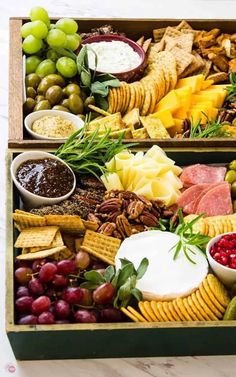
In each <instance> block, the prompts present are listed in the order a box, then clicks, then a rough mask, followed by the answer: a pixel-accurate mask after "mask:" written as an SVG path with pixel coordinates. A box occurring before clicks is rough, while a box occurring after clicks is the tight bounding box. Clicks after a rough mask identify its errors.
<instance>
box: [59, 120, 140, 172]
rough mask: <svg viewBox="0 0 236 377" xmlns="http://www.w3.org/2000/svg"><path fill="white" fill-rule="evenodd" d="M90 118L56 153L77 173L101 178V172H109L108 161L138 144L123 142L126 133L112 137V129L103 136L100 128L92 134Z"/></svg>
mask: <svg viewBox="0 0 236 377" xmlns="http://www.w3.org/2000/svg"><path fill="white" fill-rule="evenodd" d="M89 119H90V117H89V116H88V117H86V119H85V124H84V127H83V128H81V129H80V130H78V131H76V132H75V133H73V134H72V135H71V136H70V137H69V138H68V139H67V141H66V142H65V143H64V144H62V145H61V146H60V147H59V148H58V149H57V151H56V152H55V154H56V156H58V157H60V158H61V159H62V160H64V161H65V162H66V163H67V164H68V165H69V166H70V167H71V169H72V170H73V171H74V172H75V173H79V174H92V175H94V176H95V177H97V178H99V175H100V174H104V173H106V172H107V170H106V168H105V163H106V162H107V161H110V160H111V159H112V158H113V157H114V156H115V155H116V154H117V153H119V152H121V151H123V150H124V149H127V148H129V147H131V146H134V145H137V144H136V143H130V144H122V140H123V138H124V134H121V135H120V136H119V138H118V139H116V140H112V139H110V132H111V130H110V129H108V130H107V131H106V132H105V134H104V135H102V136H101V135H99V129H98V128H97V129H96V130H95V131H94V132H92V133H91V134H87V132H86V131H87V128H88V125H89Z"/></svg>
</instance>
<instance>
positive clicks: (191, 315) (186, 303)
mask: <svg viewBox="0 0 236 377" xmlns="http://www.w3.org/2000/svg"><path fill="white" fill-rule="evenodd" d="M183 304H184V306H185V309H186V310H187V312H188V314H189V315H190V317H191V318H192V321H198V317H197V316H196V314H195V313H194V312H193V310H192V308H191V306H190V305H189V303H188V300H187V298H186V297H185V298H183Z"/></svg>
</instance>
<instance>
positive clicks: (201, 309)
mask: <svg viewBox="0 0 236 377" xmlns="http://www.w3.org/2000/svg"><path fill="white" fill-rule="evenodd" d="M191 298H192V301H193V303H194V306H195V307H196V309H197V310H198V312H199V313H200V314H201V315H202V317H203V318H204V320H206V321H210V320H211V318H210V317H209V315H208V314H207V313H206V312H205V311H204V310H203V308H202V306H201V305H200V303H199V302H198V299H197V297H196V294H195V292H194V293H192V294H191Z"/></svg>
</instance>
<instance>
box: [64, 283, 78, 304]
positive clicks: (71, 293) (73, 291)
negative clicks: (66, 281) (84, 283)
mask: <svg viewBox="0 0 236 377" xmlns="http://www.w3.org/2000/svg"><path fill="white" fill-rule="evenodd" d="M82 298H83V291H82V289H81V288H80V287H68V288H66V289H65V290H64V292H63V299H64V300H65V301H67V302H68V303H69V304H79V302H80V300H81V299H82Z"/></svg>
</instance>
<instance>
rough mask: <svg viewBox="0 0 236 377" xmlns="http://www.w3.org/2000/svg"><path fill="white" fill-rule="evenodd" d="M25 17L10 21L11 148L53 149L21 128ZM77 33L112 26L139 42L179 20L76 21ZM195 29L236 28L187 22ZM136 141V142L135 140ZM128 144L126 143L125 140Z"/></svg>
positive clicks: (205, 143)
mask: <svg viewBox="0 0 236 377" xmlns="http://www.w3.org/2000/svg"><path fill="white" fill-rule="evenodd" d="M24 21H27V19H26V18H24V19H22V18H11V19H10V59H9V69H10V72H9V77H10V81H9V142H8V145H9V147H10V148H18V147H24V148H55V147H57V146H58V145H59V144H58V142H56V141H46V140H43V141H41V140H34V139H31V138H30V137H29V135H27V133H26V131H25V129H24V125H23V111H22V105H23V75H22V67H23V64H22V48H21V43H22V41H21V35H20V28H21V25H22V23H23V22H24ZM77 21H78V23H79V30H80V31H81V32H88V31H89V30H90V29H91V28H94V27H99V26H101V25H104V24H111V25H112V26H113V27H114V29H117V30H120V31H123V32H125V34H126V35H127V36H128V37H130V38H133V39H134V40H136V39H138V38H139V37H140V36H141V35H145V37H147V38H148V37H151V36H152V30H153V29H154V28H161V27H166V26H168V25H170V26H171V25H172V26H173V25H177V24H178V23H179V22H180V20H173V19H170V20H168V19H165V20H160V19H107V18H106V19H79V18H77ZM187 21H188V22H190V23H191V25H192V26H193V27H194V28H196V29H206V30H209V29H212V28H215V27H216V28H220V29H221V30H222V31H224V32H225V33H228V32H229V33H234V32H235V28H236V21H235V20H187ZM137 141H139V140H137ZM128 142H129V141H128ZM140 143H141V145H143V146H151V145H153V144H155V143H158V144H159V145H160V146H162V147H182V148H186V147H193V146H195V147H199V148H202V147H203V148H204V147H221V146H227V147H233V146H235V145H236V141H235V139H223V138H221V139H198V140H194V139H185V140H180V139H168V140H153V139H152V140H151V139H150V140H145V141H143V140H140Z"/></svg>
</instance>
